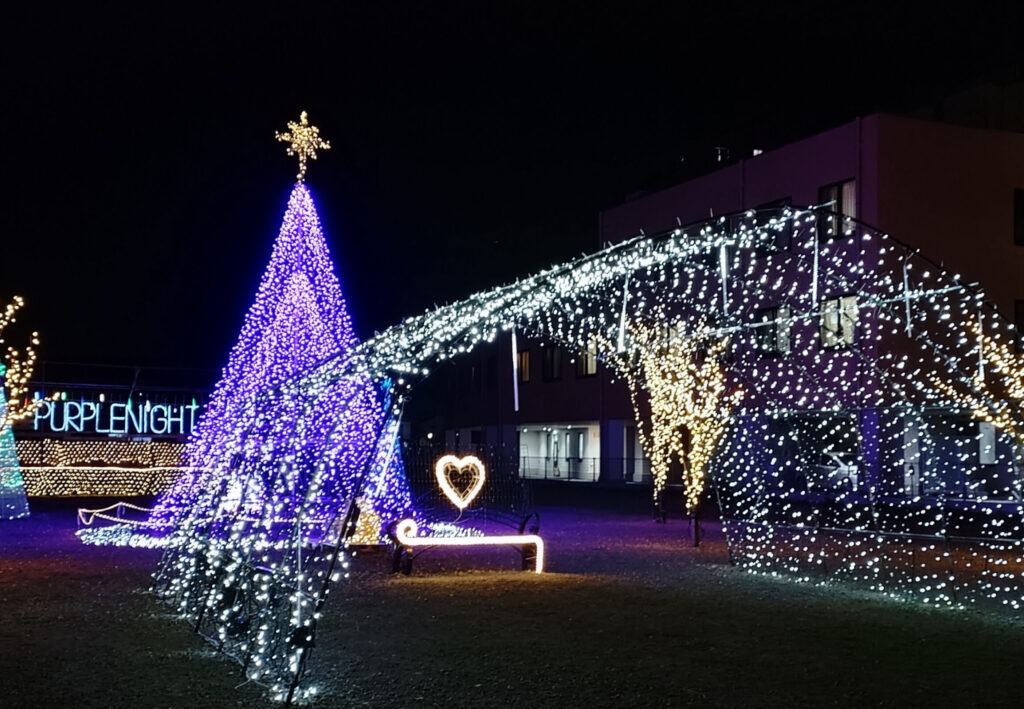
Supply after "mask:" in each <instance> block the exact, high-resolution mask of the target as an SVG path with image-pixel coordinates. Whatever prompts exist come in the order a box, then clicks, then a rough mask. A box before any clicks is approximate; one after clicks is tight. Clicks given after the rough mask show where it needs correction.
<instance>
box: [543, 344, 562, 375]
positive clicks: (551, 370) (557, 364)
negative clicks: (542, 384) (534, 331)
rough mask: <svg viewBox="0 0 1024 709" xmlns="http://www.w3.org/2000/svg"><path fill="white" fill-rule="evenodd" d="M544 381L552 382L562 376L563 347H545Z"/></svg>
mask: <svg viewBox="0 0 1024 709" xmlns="http://www.w3.org/2000/svg"><path fill="white" fill-rule="evenodd" d="M543 365H544V366H543V376H544V381H546V382H550V381H554V380H555V379H561V378H562V348H561V347H545V348H544V362H543Z"/></svg>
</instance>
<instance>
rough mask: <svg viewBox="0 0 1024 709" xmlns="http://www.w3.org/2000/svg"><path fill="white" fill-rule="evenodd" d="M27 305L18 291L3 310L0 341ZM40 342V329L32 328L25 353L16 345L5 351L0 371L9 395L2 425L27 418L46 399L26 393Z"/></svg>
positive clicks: (0, 322) (0, 316)
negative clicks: (16, 347)
mask: <svg viewBox="0 0 1024 709" xmlns="http://www.w3.org/2000/svg"><path fill="white" fill-rule="evenodd" d="M24 305H25V299H24V298H22V297H21V296H20V295H16V296H14V299H13V300H12V301H11V302H10V303H8V304H7V307H6V308H4V310H3V312H0V345H2V344H4V342H5V341H4V338H3V333H4V330H5V329H6V328H7V326H8V325H10V324H11V323H13V322H14V321H15V320H16V318H15V315H16V314H17V312H18V311H19V310H20V309H21V308H22V306H24ZM38 345H39V333H38V332H33V333H32V337H31V338H30V339H29V344H28V345H27V346H26V347H25V351H24V353H23V352H21V351H20V350H17V349H15V348H13V347H8V348H7V352H6V354H5V355H4V364H3V365H0V374H2V375H3V388H4V394H5V396H6V398H7V407H6V410H5V411H4V414H3V417H2V418H0V429H3V428H6V427H7V426H8V425H9V424H13V423H17V422H18V421H21V420H23V419H26V418H28V417H29V416H31V415H32V414H34V413H35V412H36V409H38V408H39V407H40V406H41V405H42V403H43V401H42V399H38V400H37V399H30V398H28V397H27V396H25V395H26V394H27V393H28V381H29V379H31V378H32V372H33V370H34V369H35V366H36V351H35V349H34V346H38Z"/></svg>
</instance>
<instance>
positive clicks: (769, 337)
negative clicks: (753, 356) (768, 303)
mask: <svg viewBox="0 0 1024 709" xmlns="http://www.w3.org/2000/svg"><path fill="white" fill-rule="evenodd" d="M756 318H757V319H756V321H755V322H756V325H755V328H756V329H755V330H754V333H755V342H756V343H757V350H758V352H760V353H761V354H763V355H788V354H789V352H790V329H791V328H792V323H791V322H790V319H789V318H790V311H789V306H788V305H780V306H778V307H776V308H762V309H761V310H758V311H757V313H756Z"/></svg>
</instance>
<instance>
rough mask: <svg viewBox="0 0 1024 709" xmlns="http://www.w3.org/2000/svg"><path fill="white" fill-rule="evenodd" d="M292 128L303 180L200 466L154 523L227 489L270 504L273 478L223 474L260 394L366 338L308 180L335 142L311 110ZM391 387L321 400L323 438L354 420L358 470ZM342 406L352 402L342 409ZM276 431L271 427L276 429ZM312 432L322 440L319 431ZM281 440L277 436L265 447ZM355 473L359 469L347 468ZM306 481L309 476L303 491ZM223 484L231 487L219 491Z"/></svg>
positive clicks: (219, 395)
mask: <svg viewBox="0 0 1024 709" xmlns="http://www.w3.org/2000/svg"><path fill="white" fill-rule="evenodd" d="M289 129H290V133H287V134H283V135H282V134H278V139H279V140H285V141H287V142H289V143H290V145H289V148H288V153H289V154H291V155H297V156H298V158H299V165H300V172H299V175H298V182H297V183H296V184H295V187H294V189H293V190H292V193H291V197H290V198H289V201H288V207H287V210H286V212H285V215H284V220H283V222H282V225H281V229H280V232H279V234H278V237H277V240H276V241H275V243H274V247H273V251H272V253H271V256H270V262H269V263H268V264H267V268H266V271H265V272H264V274H263V278H262V281H261V282H260V286H259V289H258V291H257V293H256V298H255V300H254V302H253V304H252V306H251V307H250V308H249V312H248V313H247V315H246V318H245V322H244V324H243V326H242V330H241V332H240V334H239V337H238V341H237V342H236V344H235V346H234V347H233V348H232V350H231V353H230V355H229V357H228V364H227V367H226V368H225V369H224V371H223V376H222V378H221V380H220V382H218V384H217V386H216V388H215V390H214V393H213V395H212V397H211V398H210V402H209V404H208V406H207V408H206V411H205V413H204V414H203V416H202V418H201V419H200V421H199V424H198V425H197V427H196V431H195V433H193V436H192V438H191V439H190V441H189V445H188V449H187V457H188V464H189V467H190V470H191V471H192V472H191V474H186V475H184V476H183V477H182V478H181V479H179V481H178V482H177V483H176V484H175V485H174V486H173V487H172V489H171V490H170V491H169V492H168V493H166V494H165V495H164V496H163V497H162V498H161V499H160V500H159V501H158V503H157V506H156V509H155V510H154V513H153V516H152V520H151V521H153V522H155V523H157V524H160V525H162V526H173V525H175V524H177V523H178V522H179V521H180V520H181V519H182V518H183V516H185V515H188V514H189V513H191V512H192V507H193V506H194V505H196V504H197V502H198V501H199V500H200V498H201V497H203V495H204V494H205V495H207V496H209V495H214V496H215V497H218V495H219V497H218V500H217V502H216V505H217V506H218V508H220V509H222V508H225V507H228V508H230V507H233V506H234V505H236V504H238V505H241V506H242V507H243V508H246V509H249V510H250V511H255V510H256V509H257V508H259V507H261V506H262V505H263V504H264V502H265V499H264V498H265V496H266V495H267V494H269V490H268V488H267V481H266V480H265V479H260V478H259V477H258V476H251V475H250V476H248V477H246V479H244V480H242V479H229V480H224V479H223V478H224V476H225V475H228V476H231V475H232V474H233V473H232V472H231V469H232V468H233V467H237V466H233V465H232V461H231V457H232V455H234V454H237V451H231V445H232V443H231V442H232V441H234V440H236V439H237V437H238V434H239V431H240V427H241V426H245V425H247V422H248V421H249V413H250V412H251V411H252V409H253V406H254V402H256V400H257V399H258V398H259V397H261V396H266V395H267V392H271V391H274V390H275V389H276V388H278V387H281V386H282V385H283V384H285V383H286V382H289V381H290V380H293V379H294V378H296V377H298V376H300V375H301V374H303V373H305V372H309V371H310V370H312V369H313V368H314V366H315V365H317V364H319V363H322V362H324V361H326V360H328V359H330V358H332V357H337V356H340V355H342V354H344V353H346V352H348V351H349V350H351V348H352V347H353V346H355V345H356V343H357V340H356V337H355V334H354V333H353V330H352V323H351V320H350V318H349V314H348V310H347V308H346V305H345V299H344V297H343V295H342V292H341V287H340V285H339V283H338V280H337V278H336V277H335V275H334V271H333V267H332V263H331V258H330V254H329V252H328V249H327V244H326V241H325V239H324V235H323V231H322V229H321V226H320V220H319V218H318V216H317V211H316V206H315V204H314V202H313V197H312V195H311V194H310V192H309V189H308V188H307V187H306V185H305V184H304V178H305V170H306V160H307V159H308V158H312V159H315V158H316V153H315V150H316V149H326V148H329V147H330V145H329V144H328V143H326V142H324V141H323V140H321V139H320V137H319V133H318V131H317V129H316V127H314V126H310V125H309V124H308V123H307V121H306V114H305V113H303V115H302V118H301V121H300V122H299V123H294V122H293V123H289ZM384 394H385V393H384V392H378V391H377V390H376V387H375V386H374V384H373V383H372V381H371V380H370V378H369V376H361V377H356V378H350V379H348V380H346V381H344V382H339V383H338V384H337V386H336V387H335V388H334V391H333V393H332V396H333V399H327V400H320V401H318V402H316V404H315V405H314V411H315V416H316V420H317V421H318V422H319V424H318V425H319V427H320V429H321V430H322V432H323V433H322V435H323V436H327V435H328V432H332V431H336V429H337V428H338V427H339V420H337V419H335V418H332V417H334V416H341V417H342V418H343V419H344V421H343V425H344V426H348V427H350V429H351V430H350V433H352V437H351V438H350V439H349V440H348V442H349V443H350V444H351V445H350V448H349V449H348V450H347V451H346V454H345V455H346V460H348V461H349V463H351V465H350V467H351V468H358V467H359V465H360V464H359V463H358V461H360V460H362V459H363V458H364V457H365V456H366V455H369V451H371V450H373V448H374V446H375V445H376V437H377V435H378V434H379V433H380V430H381V427H382V425H383V418H384V408H385V407H384V405H383V403H382V401H380V400H379V399H381V398H382V397H383V396H384ZM339 405H343V406H341V408H340V409H339ZM357 433H358V435H356V434H357ZM273 435H275V434H274V433H273V432H270V431H268V433H267V436H268V437H272V436H273ZM308 435H309V436H310V437H311V438H315V437H316V436H317V435H318V434H317V433H316V432H310V433H309V434H308ZM272 444H273V441H270V440H267V441H265V442H264V444H263V445H264V447H266V446H271V445H272ZM325 444H326V439H324V440H320V441H312V440H311V441H309V442H308V444H307V449H310V450H311V449H313V448H316V447H317V446H318V445H325ZM364 448H365V449H366V450H365V451H364V450H363V449H364ZM236 457H237V456H236ZM397 466H398V471H399V474H398V475H397V476H396V477H395V478H394V484H395V485H396V486H397V487H396V490H395V491H394V496H395V497H396V499H402V500H407V499H408V493H407V491H404V488H405V485H406V483H405V477H404V474H401V473H400V471H401V467H400V466H401V461H400V460H399V461H398V463H397ZM392 467H394V466H392ZM354 474H355V473H354V472H353V470H351V469H350V470H348V472H346V473H345V475H346V476H351V475H354ZM301 487H302V483H301V481H299V482H298V488H296V489H301ZM328 487H330V486H328ZM221 488H223V491H222V494H221V493H219V492H218V491H219V490H221ZM350 491H351V484H350V483H346V484H345V485H342V486H341V487H340V488H336V489H334V493H337V494H341V495H344V494H346V493H347V492H350ZM325 494H328V493H325ZM221 498H226V499H221ZM208 504H213V503H212V502H210V501H208ZM323 504H324V505H326V506H330V504H332V501H330V500H325V501H324V502H323ZM400 507H402V505H400ZM405 511H407V508H405V507H403V510H402V512H405Z"/></svg>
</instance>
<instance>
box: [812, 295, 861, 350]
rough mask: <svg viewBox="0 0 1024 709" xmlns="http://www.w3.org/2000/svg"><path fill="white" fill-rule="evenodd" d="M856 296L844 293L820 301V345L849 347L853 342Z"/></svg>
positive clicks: (855, 323) (855, 321) (855, 322)
mask: <svg viewBox="0 0 1024 709" xmlns="http://www.w3.org/2000/svg"><path fill="white" fill-rule="evenodd" d="M856 327H857V296H855V295H845V296H842V297H839V298H829V299H827V300H823V301H821V346H822V347H825V348H833V347H849V346H851V345H853V344H854V342H855V334H856Z"/></svg>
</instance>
